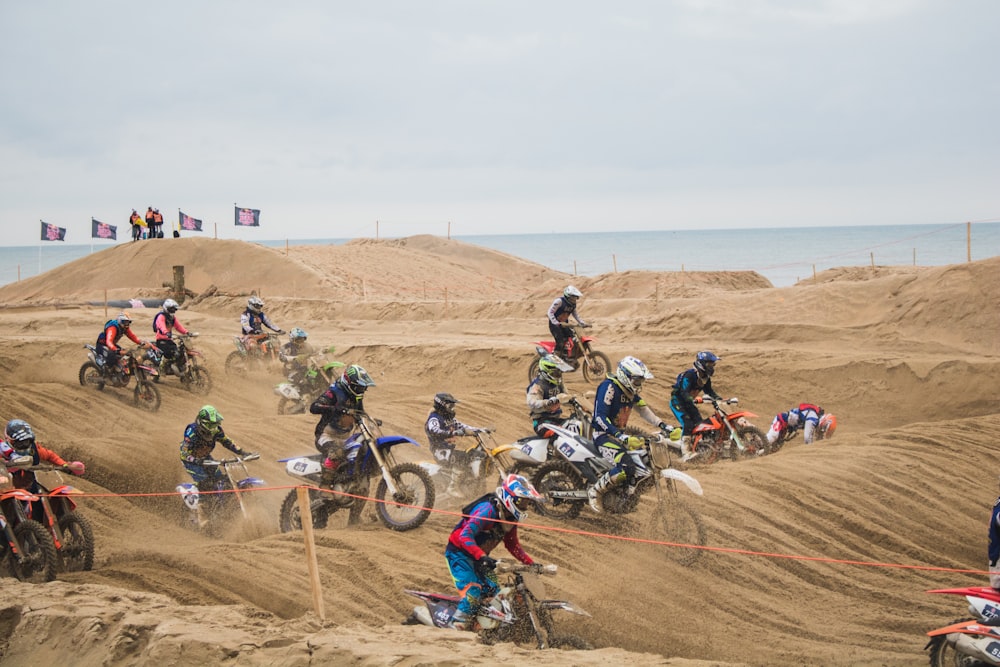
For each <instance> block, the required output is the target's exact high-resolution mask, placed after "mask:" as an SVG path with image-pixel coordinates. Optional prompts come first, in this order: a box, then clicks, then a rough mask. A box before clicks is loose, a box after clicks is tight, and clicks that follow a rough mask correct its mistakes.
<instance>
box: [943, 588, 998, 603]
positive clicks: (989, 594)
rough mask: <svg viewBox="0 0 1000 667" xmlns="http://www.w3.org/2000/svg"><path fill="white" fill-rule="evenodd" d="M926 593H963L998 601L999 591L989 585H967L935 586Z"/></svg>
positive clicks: (968, 595)
mask: <svg viewBox="0 0 1000 667" xmlns="http://www.w3.org/2000/svg"><path fill="white" fill-rule="evenodd" d="M927 592H928V593H944V594H946V595H964V596H967V597H975V598H983V599H984V600H990V601H992V602H1000V591H998V590H996V589H995V588H991V587H989V586H967V587H965V588H935V589H934V590H932V591H927Z"/></svg>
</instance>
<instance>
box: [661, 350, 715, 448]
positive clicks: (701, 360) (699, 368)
mask: <svg viewBox="0 0 1000 667" xmlns="http://www.w3.org/2000/svg"><path fill="white" fill-rule="evenodd" d="M720 359H721V357H717V356H715V355H714V354H712V353H711V352H709V351H708V350H705V351H703V352H699V353H698V354H697V356H695V359H694V365H693V366H692V367H691V368H689V369H687V370H686V371H684V372H683V373H681V374H680V375H678V376H677V381H676V382H675V383H674V386H673V389H672V390H671V392H670V409H671V410H672V411H673V413H674V416H675V417H677V419H678V420H680V422H681V427H682V429H683V431H682V435H681V461H690V460H691V459H692V458H694V456H695V453H696V452H694V451H692V450H691V434H692V433H693V432H694V427H695V426H697V425H698V424H700V423H701V421H702V419H701V412H699V411H698V406H697V405H695V402H694V399H695V398H696V397H697V396H698V394H699V392H702V391H704V392H705V394H707V395H708V396H711V397H712V398H714V399H716V400H722V397H721V396H719V395H718V394H717V393H715V390H714V389H712V375H713V374H714V373H715V362H717V361H719V360H720Z"/></svg>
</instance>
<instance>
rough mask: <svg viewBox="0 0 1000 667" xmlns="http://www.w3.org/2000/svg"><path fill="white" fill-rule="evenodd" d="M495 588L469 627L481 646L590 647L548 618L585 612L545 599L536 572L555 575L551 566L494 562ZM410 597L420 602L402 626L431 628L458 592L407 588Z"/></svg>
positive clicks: (442, 620)
mask: <svg viewBox="0 0 1000 667" xmlns="http://www.w3.org/2000/svg"><path fill="white" fill-rule="evenodd" d="M495 572H496V574H498V575H506V576H504V577H503V579H502V580H501V579H500V578H499V577H498V578H497V583H498V585H499V586H500V591H499V592H498V593H497V594H496V595H494V596H493V597H492V598H489V599H487V600H484V601H483V603H482V604H481V605H480V607H479V611H478V614H477V615H476V617H475V619H474V621H473V623H472V628H471V629H472V630H473V631H474V632H477V633H479V636H480V638H481V639H482V642H483V643H484V644H495V643H497V642H515V643H528V642H532V643H534V644H535V646H537V647H538V648H540V649H546V648H564V649H576V650H590V649H592V648H594V647H593V646H592V645H591V644H590V642H588V641H587V640H585V639H583V638H582V637H579V636H577V635H570V634H558V633H556V631H555V628H554V624H553V621H552V611H553V610H555V609H562V610H564V611H568V612H570V613H573V614H578V615H580V616H590V614H589V613H587V612H586V611H584V610H583V609H581V608H580V607H578V606H576V605H575V604H573V603H572V602H567V601H565V600H550V599H548V598H547V596H546V594H545V587H544V585H543V583H542V581H541V579H540V578H539V576H538V575H544V576H554V575H555V574H556V572H557V568H556V566H555V565H540V564H535V565H524V564H522V563H510V562H507V561H502V560H500V561H497V566H496V570H495ZM403 592H404V593H407V594H409V595H412V596H414V597H416V598H419V599H421V600H423V602H424V604H423V605H419V606H416V607H414V608H413V612H412V613H411V614H410V616H409V617H408V618H407V619H406V620H405V621H404V623H406V624H407V625H417V624H422V625H427V626H430V627H432V628H446V627H448V624H449V623H450V622H451V619H452V617H453V616H454V615H455V610H456V609H457V608H458V603H459V601H460V600H461V599H462V598H461V597H459V596H458V595H446V594H443V593H430V592H426V591H417V590H411V589H406V590H404V591H403Z"/></svg>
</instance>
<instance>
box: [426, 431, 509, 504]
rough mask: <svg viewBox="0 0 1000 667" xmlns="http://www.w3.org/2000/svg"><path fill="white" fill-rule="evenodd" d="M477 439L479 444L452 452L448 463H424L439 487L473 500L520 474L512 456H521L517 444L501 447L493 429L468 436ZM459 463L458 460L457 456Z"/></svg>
mask: <svg viewBox="0 0 1000 667" xmlns="http://www.w3.org/2000/svg"><path fill="white" fill-rule="evenodd" d="M468 435H469V436H471V437H474V438H475V439H476V444H475V445H473V446H472V447H470V448H469V449H466V450H460V449H458V448H456V449H455V451H454V452H452V459H453V460H452V461H451V462H450V463H448V464H441V463H427V462H424V463H421V464H420V467H422V468H423V469H424V470H426V471H427V473H428V474H429V475H430V476H431V480H432V481H433V482H434V486H435V488H441V489H448V491H449V492H452V493H454V494H455V495H461V496H466V497H472V496H474V495H477V494H481V493H486V492H487V491H488V490H490V489H493V488H496V486H497V485H498V484H499V483H500V480H502V479H503V478H504V477H506V476H507V475H508V474H510V473H517V474H521V473H520V472H519V468H518V466H517V464H516V463H515V462H514V460H513V458H512V454H515V453H518V452H517V450H516V449H515V446H514V445H499V446H498V445H497V443H496V440H495V439H494V438H493V429H491V428H476V429H473V430H472V431H471V432H469V433H468ZM459 452H461V454H460V455H459V461H455V460H454V459H455V454H458V453H459Z"/></svg>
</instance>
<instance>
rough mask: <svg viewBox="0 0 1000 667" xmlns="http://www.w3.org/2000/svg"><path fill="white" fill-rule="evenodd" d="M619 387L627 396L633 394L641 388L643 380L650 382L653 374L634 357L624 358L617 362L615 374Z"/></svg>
mask: <svg viewBox="0 0 1000 667" xmlns="http://www.w3.org/2000/svg"><path fill="white" fill-rule="evenodd" d="M615 378H616V379H617V380H618V384H619V386H621V388H622V389H624V390H625V392H626V393H628V394H630V395H631V394H634V393H635V392H637V391H639V389H640V388H641V387H642V383H643V381H644V380H652V379H653V374H652V373H650V372H649V369H648V368H646V364H644V363H642V362H641V361H639V360H638V359H636V358H635V357H625V358H624V359H622V360H621V361H619V362H618V371H617V372H616V373H615Z"/></svg>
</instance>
